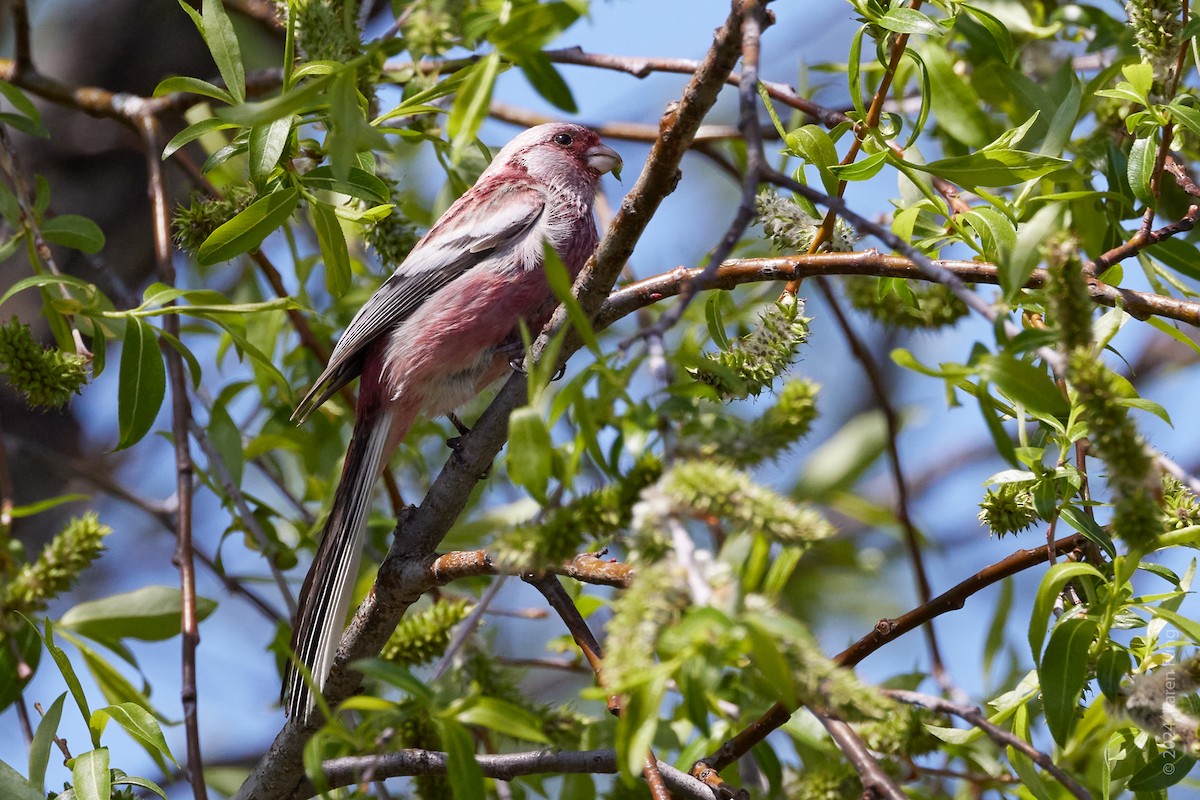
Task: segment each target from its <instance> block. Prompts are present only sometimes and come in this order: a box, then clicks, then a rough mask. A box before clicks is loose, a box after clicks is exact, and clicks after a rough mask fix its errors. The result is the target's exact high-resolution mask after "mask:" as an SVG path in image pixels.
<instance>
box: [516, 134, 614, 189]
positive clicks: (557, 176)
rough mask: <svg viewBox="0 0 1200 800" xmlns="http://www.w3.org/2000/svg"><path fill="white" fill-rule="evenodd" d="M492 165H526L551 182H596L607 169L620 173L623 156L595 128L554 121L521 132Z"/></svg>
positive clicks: (529, 170)
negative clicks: (601, 137)
mask: <svg viewBox="0 0 1200 800" xmlns="http://www.w3.org/2000/svg"><path fill="white" fill-rule="evenodd" d="M492 165H493V167H497V168H503V167H505V166H507V165H513V166H517V167H518V168H520V167H523V168H524V169H525V171H526V172H528V173H529V176H530V177H532V178H534V179H535V180H541V181H545V182H547V183H552V184H560V183H562V182H563V181H564V179H569V180H570V181H571V182H572V183H575V182H579V181H580V180H582V181H586V182H588V183H590V184H592V185H593V186H594V185H595V183H596V181H598V180H599V179H600V176H601V175H603V174H604V173H606V172H612V173H613V174H614V175H617V176H618V177H619V176H620V170H621V157H620V156H619V155H617V153H616V151H615V150H613V149H612V148H611V147H608V146H607V145H605V144H604V143H603V142H601V141H600V137H599V136H598V135H597V134H596V132H595V131H593V130H592V129H591V128H585V127H584V126H583V125H575V124H573V123H567V122H552V123H547V124H545V125H538V126H536V127H533V128H530V129H529V130H527V131H525V132H524V133H522V134H521V135H519V136H517V137H516V138H515V139H513V140H512V141H511V142H509V143H508V144H507V145H505V146H504V149H503V150H501V151H500V153H499V154H498V155H497V156H496V160H495V161H494V162H492Z"/></svg>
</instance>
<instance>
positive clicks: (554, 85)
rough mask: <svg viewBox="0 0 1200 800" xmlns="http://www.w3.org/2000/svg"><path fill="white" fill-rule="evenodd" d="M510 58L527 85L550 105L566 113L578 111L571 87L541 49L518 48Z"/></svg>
mask: <svg viewBox="0 0 1200 800" xmlns="http://www.w3.org/2000/svg"><path fill="white" fill-rule="evenodd" d="M512 58H513V61H514V62H515V63H516V65H517V66H518V67H520V69H521V72H522V73H524V75H525V79H526V80H528V81H529V85H530V86H532V87H533V88H534V90H535V91H537V93H538V94H540V95H541V96H542V97H544V98H546V100H547V101H549V102H550V104H551V105H553V106H554V107H555V108H558V109H561V110H563V111H565V112H567V113H568V114H574V113H576V112H578V111H579V108H578V107H577V106H576V105H575V98H574V97H572V96H571V87H569V86H567V82H566V81H564V80H563V78H562V75H559V74H558V70H557V69H555V68H554V64H553V63H551V61H550V57H549V56H548V55H546V54H545V53H544V52H542V51H541V50H519V51H517V52H515V53H513V54H512Z"/></svg>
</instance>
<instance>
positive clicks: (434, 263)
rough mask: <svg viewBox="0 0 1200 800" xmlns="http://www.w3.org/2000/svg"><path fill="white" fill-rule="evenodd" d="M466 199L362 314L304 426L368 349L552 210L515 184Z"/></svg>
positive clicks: (302, 412) (301, 412) (299, 416)
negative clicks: (544, 211) (444, 287)
mask: <svg viewBox="0 0 1200 800" xmlns="http://www.w3.org/2000/svg"><path fill="white" fill-rule="evenodd" d="M463 200H464V201H466V202H463V203H460V204H455V205H454V206H452V207H451V208H450V210H448V211H447V212H446V214H445V215H444V216H443V217H442V219H441V220H439V222H438V223H437V224H436V225H434V227H433V228H432V229H431V230H430V231H429V233H428V234H426V236H425V238H424V239H422V240H421V241H420V242H418V243H417V246H416V247H414V248H413V250H412V252H411V253H409V255H408V257H407V258H406V259H404V262H403V263H402V264H401V265H400V266H399V267H397V268H396V271H395V272H394V273H393V274H392V276H391V277H390V278H388V279H387V280H386V281H384V283H383V285H382V286H380V287H379V289H378V290H376V292H375V294H373V295H371V298H370V299H369V300H367V302H366V303H365V304H364V305H363V307H362V308H361V309H359V311H358V313H357V314H356V315H355V316H354V319H353V320H351V321H350V325H349V326H348V327H347V328H346V331H345V333H343V334H342V338H341V339H339V340H338V343H337V346H336V347H334V349H333V354H332V355H331V356H330V357H329V364H328V366H326V367H325V371H324V372H322V373H321V376H320V377H319V378H317V380H316V383H314V384H313V387H312V389H310V390H309V392H308V394H307V395H305V397H304V399H303V400H301V401H300V405H298V406H297V407H296V412H295V413H294V414H292V419H294V420H297V421H298V422H303V421H304V419H305V417H307V416H308V415H309V414H310V413H312V411H313V409H315V408H317V407H318V406H320V405H321V404H322V403H324V402H325V401H326V400H328V399H329V398H330V397H332V396H333V394H334V393H335V392H337V391H338V390H339V389H341V388H342V387H343V386H345V385H346V384H347V383H349V382H350V381H351V380H353V379H354V377H355V376H356V375H358V374H359V372H361V371H362V359H363V355H364V352H365V350H366V347H367V345H369V344H370V343H371V342H372V341H373V340H374V339H375V338H376V337H378V336H379V335H380V334H383V333H384V332H386V331H388V330H390V329H391V328H394V327H395V326H397V325H399V324H400V323H401V322H403V321H404V320H405V319H407V318H408V317H409V316H410V315H411V314H412V313H413V312H414V311H416V310H417V308H418V307H419V306H420V305H421V304H422V303H424V302H425V300H426V299H428V298H429V296H430V295H432V294H433V293H434V292H436V291H437V290H438V289H441V288H442V287H443V286H445V285H446V284H448V283H450V282H451V281H453V280H454V279H455V278H457V277H459V276H460V275H462V274H463V273H465V272H466V271H467V270H469V269H471V268H472V267H474V266H476V265H477V264H479V263H480V262H481V261H483V260H484V259H486V258H488V257H489V256H490V255H492V254H493V253H495V252H496V251H498V250H502V249H504V248H505V247H508V246H510V245H513V244H515V243H517V242H519V241H520V240H521V239H523V238H524V237H526V236H528V235H530V233H531V232H532V231H533V229H534V227H535V226H536V224H537V221H538V219H539V218H540V217H541V215H542V212H543V210H544V209H545V206H546V201H545V198H544V197H543V195H542V193H541V192H539V191H538V190H536V189H534V188H532V187H523V186H519V185H515V184H510V185H506V186H504V187H503V188H502V189H501V190H500V191H496V192H492V193H489V194H487V195H481V194H475V195H472V196H470V197H466V196H464V197H463Z"/></svg>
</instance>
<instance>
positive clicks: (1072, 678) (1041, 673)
mask: <svg viewBox="0 0 1200 800" xmlns="http://www.w3.org/2000/svg"><path fill="white" fill-rule="evenodd" d="M1098 629H1099V626H1098V625H1097V624H1096V622H1095V620H1090V619H1085V618H1076V619H1067V620H1063V621H1062V622H1060V623H1059V624H1058V626H1057V627H1055V629H1054V632H1053V633H1051V634H1050V642H1049V643H1048V644H1047V645H1046V652H1045V654H1044V655H1043V656H1042V663H1041V666H1040V667H1038V678H1039V680H1040V682H1041V685H1042V706H1043V708H1044V709H1045V713H1046V727H1048V728H1049V729H1050V733H1051V735H1052V736H1053V737H1054V741H1056V742H1058V744H1059V745H1060V746H1063V747H1065V746H1066V743H1067V739H1068V737H1069V736H1070V734H1071V729H1072V728H1074V727H1075V720H1076V718H1077V717H1078V713H1079V696H1080V695H1081V694H1082V693H1083V686H1084V684H1085V683H1087V670H1088V648H1089V647H1091V645H1092V642H1093V641H1095V639H1096V633H1097V631H1098Z"/></svg>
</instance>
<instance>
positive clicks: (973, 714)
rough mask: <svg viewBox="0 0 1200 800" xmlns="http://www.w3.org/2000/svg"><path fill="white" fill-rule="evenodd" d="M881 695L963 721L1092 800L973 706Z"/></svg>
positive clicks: (914, 695) (900, 693)
mask: <svg viewBox="0 0 1200 800" xmlns="http://www.w3.org/2000/svg"><path fill="white" fill-rule="evenodd" d="M884 694H886V695H887V696H888V697H890V698H892V699H893V700H898V701H900V702H901V703H907V704H909V705H914V706H924V707H925V708H928V709H929V710H930V711H935V712H938V713H941V714H951V715H953V716H956V717H959V718H961V719H964V720H966V721H967V722H969V723H971V724H972V725H974V726H975V727H976V728H979V730H981V731H983V732H984V733H986V734H987V735H988V738H990V739H991V740H992V741H994V742H995V743H996V744H998V745H1000V746H1001V747H1011V748H1013V749H1014V750H1019V751H1020V752H1022V753H1024V754H1025V755H1026V756H1028V757H1029V758H1030V759H1031V760H1032V761H1033V762H1034V763H1035V764H1037V765H1038V766H1039V767H1041V768H1042V769H1044V770H1046V771H1047V772H1049V773H1050V774H1051V775H1053V776H1054V779H1055V780H1057V781H1058V782H1059V783H1061V784H1062V785H1063V786H1064V787H1066V789H1067V791H1069V792H1070V793H1071V794H1073V795H1075V797H1077V798H1079V800H1092V796H1091V794H1089V793H1088V791H1087V789H1084V788H1083V787H1082V786H1080V785H1079V783H1078V782H1077V781H1076V780H1075V779H1074V778H1072V777H1071V776H1070V775H1068V774H1067V773H1065V772H1063V771H1062V769H1060V768H1059V767H1058V765H1057V764H1055V763H1054V760H1053V759H1051V758H1050V756H1048V755H1046V754H1045V753H1043V752H1042V751H1041V750H1038V749H1037V748H1035V747H1034V746H1033V745H1031V744H1030V743H1029V742H1027V741H1025V740H1024V739H1022V738H1021V737H1020V736H1017V735H1015V734H1012V733H1009V732H1008V731H1006V730H1004V729H1003V728H1001V727H999V726H998V725H993V724H992V723H991V722H989V721H988V719H987V717H985V716H984V715H983V712H982V711H980V710H979V709H978V708H977V707H975V706H968V705H963V704H960V703H952V702H950V701H949V700H943V699H942V698H940V697H933V696H931V695H927V694H919V693H918V692H909V691H905V690H902V689H885V690H884Z"/></svg>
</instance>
